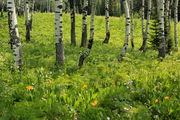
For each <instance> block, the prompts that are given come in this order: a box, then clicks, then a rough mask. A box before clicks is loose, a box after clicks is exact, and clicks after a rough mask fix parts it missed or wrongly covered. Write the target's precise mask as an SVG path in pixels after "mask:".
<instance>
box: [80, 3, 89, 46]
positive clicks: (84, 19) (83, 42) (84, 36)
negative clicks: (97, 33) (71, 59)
mask: <svg viewBox="0 0 180 120" xmlns="http://www.w3.org/2000/svg"><path fill="white" fill-rule="evenodd" d="M82 12H83V17H82V39H81V47H86V43H87V14H88V13H87V12H88V0H84V6H83V11H82Z"/></svg>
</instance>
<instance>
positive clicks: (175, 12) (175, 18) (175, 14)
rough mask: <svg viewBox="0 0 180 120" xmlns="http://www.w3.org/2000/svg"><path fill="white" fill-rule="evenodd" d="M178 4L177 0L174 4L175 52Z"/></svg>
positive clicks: (176, 47)
mask: <svg viewBox="0 0 180 120" xmlns="http://www.w3.org/2000/svg"><path fill="white" fill-rule="evenodd" d="M178 2H179V0H175V2H174V8H175V9H174V40H175V49H176V51H178Z"/></svg>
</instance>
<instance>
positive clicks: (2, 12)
mask: <svg viewBox="0 0 180 120" xmlns="http://www.w3.org/2000/svg"><path fill="white" fill-rule="evenodd" d="M3 16H4V0H2V8H1V17H3Z"/></svg>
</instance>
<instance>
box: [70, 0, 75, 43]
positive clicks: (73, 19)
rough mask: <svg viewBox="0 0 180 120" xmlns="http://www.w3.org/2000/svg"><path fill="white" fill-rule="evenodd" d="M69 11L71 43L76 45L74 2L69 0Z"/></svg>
mask: <svg viewBox="0 0 180 120" xmlns="http://www.w3.org/2000/svg"><path fill="white" fill-rule="evenodd" d="M69 3H70V12H71V45H72V46H76V15H75V2H74V0H69Z"/></svg>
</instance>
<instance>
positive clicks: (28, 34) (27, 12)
mask: <svg viewBox="0 0 180 120" xmlns="http://www.w3.org/2000/svg"><path fill="white" fill-rule="evenodd" d="M25 10H26V41H30V40H31V36H30V30H31V19H30V15H29V2H28V0H26V3H25Z"/></svg>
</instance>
